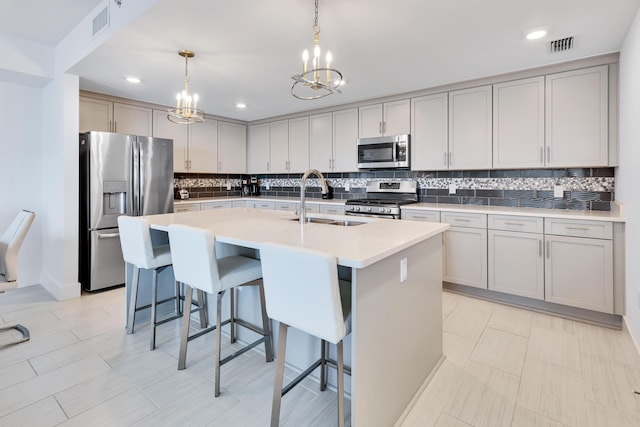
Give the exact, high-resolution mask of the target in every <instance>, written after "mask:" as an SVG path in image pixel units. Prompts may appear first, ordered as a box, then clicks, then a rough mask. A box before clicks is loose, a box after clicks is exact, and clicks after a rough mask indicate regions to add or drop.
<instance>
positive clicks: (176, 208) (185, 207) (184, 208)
mask: <svg viewBox="0 0 640 427" xmlns="http://www.w3.org/2000/svg"><path fill="white" fill-rule="evenodd" d="M199 210H200V203H189V204H182V203H181V204H178V203H176V204H174V205H173V212H175V213H178V212H192V211H199Z"/></svg>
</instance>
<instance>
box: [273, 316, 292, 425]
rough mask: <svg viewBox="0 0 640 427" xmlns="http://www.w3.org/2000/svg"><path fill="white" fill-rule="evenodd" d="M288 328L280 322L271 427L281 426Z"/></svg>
mask: <svg viewBox="0 0 640 427" xmlns="http://www.w3.org/2000/svg"><path fill="white" fill-rule="evenodd" d="M288 328H289V327H288V326H287V325H286V324H285V323H282V322H280V328H279V329H278V355H277V356H276V376H275V379H274V381H273V401H272V404H271V427H278V426H279V425H280V407H281V406H282V383H283V381H284V358H285V353H286V350H287V330H288Z"/></svg>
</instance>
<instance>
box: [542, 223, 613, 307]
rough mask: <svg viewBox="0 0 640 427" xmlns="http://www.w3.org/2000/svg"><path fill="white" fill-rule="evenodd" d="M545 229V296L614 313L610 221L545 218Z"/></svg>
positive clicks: (554, 300) (547, 299)
mask: <svg viewBox="0 0 640 427" xmlns="http://www.w3.org/2000/svg"><path fill="white" fill-rule="evenodd" d="M545 230H550V231H552V232H553V233H556V234H548V233H547V234H545V300H546V301H549V302H555V303H558V304H564V305H569V306H573V307H580V308H586V309H588V310H594V311H600V312H604V313H613V312H614V310H613V303H614V301H613V241H612V239H613V234H612V224H611V223H609V222H599V223H596V222H590V221H560V220H554V219H549V218H547V219H546V220H545ZM588 236H598V237H599V238H593V237H588Z"/></svg>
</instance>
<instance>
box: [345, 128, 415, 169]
mask: <svg viewBox="0 0 640 427" xmlns="http://www.w3.org/2000/svg"><path fill="white" fill-rule="evenodd" d="M410 166H411V156H410V144H409V135H393V136H378V137H374V138H360V139H359V140H358V169H409V167H410Z"/></svg>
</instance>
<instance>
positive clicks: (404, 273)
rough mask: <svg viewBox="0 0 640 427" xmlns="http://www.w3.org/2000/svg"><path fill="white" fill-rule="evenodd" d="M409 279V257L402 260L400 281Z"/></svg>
mask: <svg viewBox="0 0 640 427" xmlns="http://www.w3.org/2000/svg"><path fill="white" fill-rule="evenodd" d="M406 280H407V258H406V257H405V258H402V259H401V260H400V283H402V282H404V281H406Z"/></svg>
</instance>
